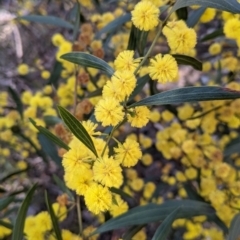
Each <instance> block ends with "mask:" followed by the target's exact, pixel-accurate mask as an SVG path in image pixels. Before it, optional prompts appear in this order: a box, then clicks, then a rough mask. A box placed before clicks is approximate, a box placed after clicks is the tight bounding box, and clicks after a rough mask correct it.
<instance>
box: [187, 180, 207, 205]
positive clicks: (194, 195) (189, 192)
mask: <svg viewBox="0 0 240 240" xmlns="http://www.w3.org/2000/svg"><path fill="white" fill-rule="evenodd" d="M184 189H185V190H186V192H187V196H188V198H189V199H191V200H196V201H201V202H204V198H202V197H201V196H200V195H199V194H198V193H197V192H196V191H195V190H194V188H193V186H191V184H189V183H185V184H184Z"/></svg>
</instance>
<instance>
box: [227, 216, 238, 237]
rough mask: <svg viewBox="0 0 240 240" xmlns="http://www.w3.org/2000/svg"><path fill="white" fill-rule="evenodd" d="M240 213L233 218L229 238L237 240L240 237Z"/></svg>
mask: <svg viewBox="0 0 240 240" xmlns="http://www.w3.org/2000/svg"><path fill="white" fill-rule="evenodd" d="M239 226H240V214H239V213H238V214H237V215H235V217H234V218H233V220H232V222H231V225H230V229H229V237H228V240H237V239H239V238H240V227H239Z"/></svg>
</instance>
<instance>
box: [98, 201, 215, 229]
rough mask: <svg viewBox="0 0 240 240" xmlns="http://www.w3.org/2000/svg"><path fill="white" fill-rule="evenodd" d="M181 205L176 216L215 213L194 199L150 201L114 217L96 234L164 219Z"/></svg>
mask: <svg viewBox="0 0 240 240" xmlns="http://www.w3.org/2000/svg"><path fill="white" fill-rule="evenodd" d="M179 206H181V211H180V212H178V214H177V216H176V218H191V217H194V216H200V215H206V216H211V215H215V211H214V209H213V208H212V207H211V206H210V205H209V204H206V203H202V202H198V201H193V200H169V201H167V202H165V203H163V204H161V205H158V204H153V203H150V204H148V205H145V206H138V207H135V208H132V209H130V210H129V211H128V212H126V213H124V214H122V215H120V216H118V217H116V218H112V219H110V220H109V221H107V222H106V223H104V224H103V225H101V226H100V227H99V228H98V229H97V230H96V231H95V232H94V234H97V233H103V232H107V231H110V230H114V229H120V228H124V227H129V226H133V225H142V224H147V223H150V222H157V221H162V220H164V219H165V218H166V217H167V216H168V215H169V214H171V213H172V212H173V211H174V210H175V209H176V208H177V207H179Z"/></svg>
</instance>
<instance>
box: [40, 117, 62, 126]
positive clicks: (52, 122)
mask: <svg viewBox="0 0 240 240" xmlns="http://www.w3.org/2000/svg"><path fill="white" fill-rule="evenodd" d="M43 120H44V122H45V123H46V125H47V126H55V125H56V124H58V123H63V121H62V119H61V118H59V117H56V116H50V115H45V116H43Z"/></svg>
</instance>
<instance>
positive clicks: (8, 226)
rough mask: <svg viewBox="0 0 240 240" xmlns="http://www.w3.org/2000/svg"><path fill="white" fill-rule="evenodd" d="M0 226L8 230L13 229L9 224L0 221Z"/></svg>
mask: <svg viewBox="0 0 240 240" xmlns="http://www.w3.org/2000/svg"><path fill="white" fill-rule="evenodd" d="M0 226H3V227H6V228H8V229H13V225H12V224H11V223H9V222H6V221H4V220H1V219H0Z"/></svg>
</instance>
